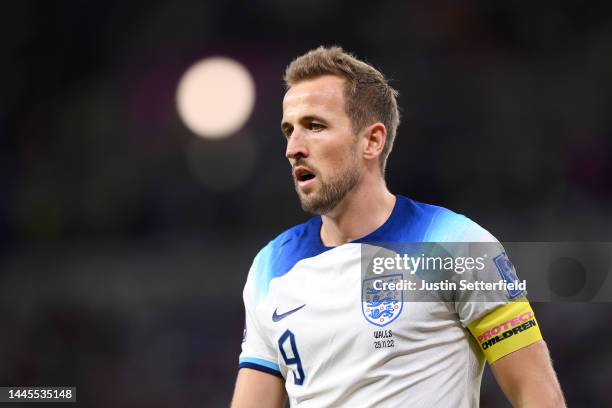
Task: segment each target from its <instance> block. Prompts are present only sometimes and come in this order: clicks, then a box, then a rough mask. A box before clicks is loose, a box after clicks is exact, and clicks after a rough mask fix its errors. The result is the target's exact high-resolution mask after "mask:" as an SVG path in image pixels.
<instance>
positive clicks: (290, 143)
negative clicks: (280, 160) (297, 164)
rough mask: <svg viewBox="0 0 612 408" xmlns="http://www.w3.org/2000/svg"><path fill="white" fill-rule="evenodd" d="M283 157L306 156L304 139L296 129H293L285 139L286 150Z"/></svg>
mask: <svg viewBox="0 0 612 408" xmlns="http://www.w3.org/2000/svg"><path fill="white" fill-rule="evenodd" d="M285 157H286V158H287V159H289V160H297V159H300V158H305V157H308V149H307V146H306V141H305V140H304V136H303V135H302V133H301V132H300V131H299V130H298V129H295V130H294V131H293V133H292V134H291V137H290V138H289V139H287V150H286V151H285Z"/></svg>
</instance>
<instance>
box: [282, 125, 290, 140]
mask: <svg viewBox="0 0 612 408" xmlns="http://www.w3.org/2000/svg"><path fill="white" fill-rule="evenodd" d="M282 131H283V136H285V138H286V139H289V138H290V137H291V133H292V132H293V126H286V127H283V129H282Z"/></svg>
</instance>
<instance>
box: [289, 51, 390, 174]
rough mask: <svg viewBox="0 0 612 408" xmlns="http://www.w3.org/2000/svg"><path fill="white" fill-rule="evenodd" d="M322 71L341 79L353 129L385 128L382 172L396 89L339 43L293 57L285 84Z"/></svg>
mask: <svg viewBox="0 0 612 408" xmlns="http://www.w3.org/2000/svg"><path fill="white" fill-rule="evenodd" d="M323 75H337V76H339V77H341V78H344V80H345V87H344V98H345V100H346V106H345V111H346V114H347V116H348V117H349V119H350V120H351V125H352V127H353V132H355V133H357V132H359V131H361V130H362V129H363V128H365V127H366V126H368V125H370V124H372V123H375V122H382V123H383V124H384V125H385V127H386V128H387V140H386V141H385V145H384V147H383V150H382V153H381V160H380V169H381V171H382V173H383V174H384V171H385V166H386V164H387V158H388V157H389V153H391V149H392V148H393V141H394V140H395V134H396V132H397V127H398V126H399V122H400V114H399V109H398V107H397V100H396V98H397V96H398V92H397V91H396V90H395V89H393V88H392V87H391V86H390V85H389V84H388V83H387V80H386V79H385V77H384V76H383V74H381V73H380V71H378V70H376V69H375V68H374V67H372V66H371V65H369V64H367V63H365V62H363V61H360V60H358V59H357V58H355V57H354V56H353V55H351V54H349V53H347V52H345V51H344V50H343V49H342V48H340V47H323V46H321V47H319V48H316V49H314V50H311V51H309V52H307V53H306V54H304V55H302V56H300V57H297V58H296V59H294V60H293V61H292V62H291V64H289V66H288V67H287V69H286V70H285V78H284V79H285V86H286V88H287V89H289V88H291V87H292V86H293V85H295V84H297V83H298V82H301V81H304V80H308V79H315V78H318V77H320V76H323Z"/></svg>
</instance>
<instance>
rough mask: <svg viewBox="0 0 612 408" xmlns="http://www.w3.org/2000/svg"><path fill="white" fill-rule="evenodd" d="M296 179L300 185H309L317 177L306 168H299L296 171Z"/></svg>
mask: <svg viewBox="0 0 612 408" xmlns="http://www.w3.org/2000/svg"><path fill="white" fill-rule="evenodd" d="M294 174H295V179H296V180H297V182H298V183H299V184H300V185H304V184H307V183H308V182H309V181H311V180H314V179H315V177H316V176H315V175H314V173H313V172H312V171H310V170H309V169H307V168H305V167H298V168H297V169H295V173H294Z"/></svg>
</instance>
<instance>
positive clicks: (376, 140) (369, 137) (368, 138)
mask: <svg viewBox="0 0 612 408" xmlns="http://www.w3.org/2000/svg"><path fill="white" fill-rule="evenodd" d="M363 138H364V149H363V157H364V158H365V159H367V160H374V159H378V158H379V157H380V155H381V154H382V151H383V147H385V142H386V141H387V128H386V127H385V125H383V124H382V123H380V122H377V123H374V124H373V125H370V126H368V127H367V128H365V129H364V134H363Z"/></svg>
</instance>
